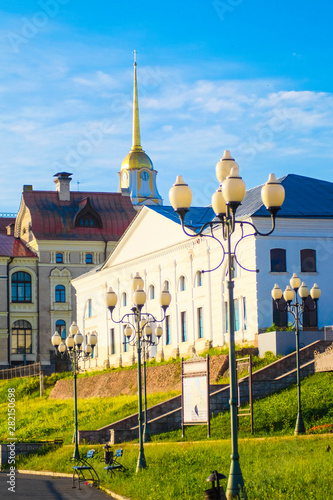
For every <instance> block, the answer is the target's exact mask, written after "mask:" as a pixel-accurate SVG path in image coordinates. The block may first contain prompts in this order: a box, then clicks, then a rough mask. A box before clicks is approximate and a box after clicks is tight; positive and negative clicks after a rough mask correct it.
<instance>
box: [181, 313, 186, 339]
mask: <svg viewBox="0 0 333 500" xmlns="http://www.w3.org/2000/svg"><path fill="white" fill-rule="evenodd" d="M180 318H181V319H180V321H181V328H182V342H186V341H187V333H186V312H185V311H183V312H181V313H180Z"/></svg>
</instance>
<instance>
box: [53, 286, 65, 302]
mask: <svg viewBox="0 0 333 500" xmlns="http://www.w3.org/2000/svg"><path fill="white" fill-rule="evenodd" d="M54 293H55V296H54V299H55V300H54V301H55V302H58V303H62V304H63V303H64V302H66V287H65V286H64V285H62V284H58V285H56V286H55V288H54Z"/></svg>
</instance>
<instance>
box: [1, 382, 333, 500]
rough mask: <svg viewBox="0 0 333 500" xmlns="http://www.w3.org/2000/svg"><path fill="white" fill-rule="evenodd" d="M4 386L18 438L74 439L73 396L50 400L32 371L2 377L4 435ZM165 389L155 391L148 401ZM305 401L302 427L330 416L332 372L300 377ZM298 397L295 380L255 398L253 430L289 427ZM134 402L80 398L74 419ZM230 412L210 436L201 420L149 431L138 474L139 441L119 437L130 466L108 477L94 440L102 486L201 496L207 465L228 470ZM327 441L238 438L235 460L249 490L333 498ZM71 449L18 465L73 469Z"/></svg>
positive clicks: (291, 497) (87, 420)
mask: <svg viewBox="0 0 333 500" xmlns="http://www.w3.org/2000/svg"><path fill="white" fill-rule="evenodd" d="M8 387H15V389H16V398H17V406H16V416H17V434H16V435H17V437H18V438H22V439H33V438H34V439H36V438H41V437H43V438H52V437H63V438H64V440H65V443H70V442H71V438H72V432H73V427H72V425H71V423H72V422H73V402H72V401H71V400H65V401H59V400H52V401H51V400H50V401H49V400H48V399H47V394H46V395H45V396H44V397H43V398H39V393H38V380H37V379H36V380H34V379H29V380H26V379H25V380H24V381H23V380H22V379H21V380H20V379H15V380H12V381H9V382H1V383H0V401H1V404H0V438H1V440H4V439H5V438H6V437H7V429H6V427H7V423H6V417H7V402H6V399H7V391H8ZM46 392H48V391H46ZM170 396H171V395H170V394H169V395H153V397H152V398H151V399H150V402H149V404H155V403H156V402H157V401H158V400H162V399H164V398H166V397H170ZM302 402H303V416H304V420H305V425H306V427H307V429H309V428H310V427H313V426H318V425H324V424H332V423H333V373H320V374H316V375H314V376H312V377H309V378H307V379H305V380H304V381H303V382H302ZM296 403H297V399H296V387H290V388H289V389H287V390H284V391H282V392H281V393H280V394H275V395H272V396H270V397H268V398H266V399H264V400H261V401H257V402H255V406H254V420H255V436H274V435H275V436H282V435H288V434H289V435H291V434H292V433H293V428H294V424H295V419H296V413H297V404H296ZM136 408H137V398H136V397H135V396H133V397H129V396H120V397H118V398H112V399H111V398H94V399H89V400H79V422H80V425H79V427H80V428H92V429H94V428H98V427H100V426H103V425H105V424H107V423H108V422H110V421H112V420H117V419H118V418H121V417H123V416H125V415H127V414H128V413H131V412H134V411H136ZM229 419H230V417H229V414H228V413H225V414H224V415H219V416H216V417H214V418H213V420H212V439H211V440H205V439H206V428H205V427H203V426H202V427H200V426H196V427H188V428H187V429H186V442H180V443H172V442H170V441H171V440H176V441H177V440H178V441H182V438H181V435H180V432H179V431H175V432H173V433H169V434H166V435H160V436H154V437H153V439H154V442H153V443H152V444H149V445H145V455H146V460H147V464H148V468H147V469H146V470H144V471H142V472H141V473H140V474H139V475H136V474H135V468H136V461H137V456H138V447H137V444H130V443H129V444H125V445H124V459H123V462H124V464H125V465H126V467H128V471H127V472H126V473H125V474H117V475H116V477H115V478H113V479H112V481H111V480H110V478H107V476H106V474H105V472H104V470H103V463H102V462H101V461H100V459H102V456H103V451H102V446H99V445H94V448H96V450H97V451H98V457H97V459H96V460H95V461H94V464H95V463H96V464H97V468H98V471H99V473H100V475H101V478H102V483H103V484H104V485H105V486H107V487H109V488H110V489H112V490H113V491H117V492H118V493H121V494H123V495H126V496H128V497H130V498H132V499H133V500H144V499H147V500H150V499H151V500H159V499H162V498H163V499H164V500H168V499H170V500H171V499H175V498H185V499H193V500H195V499H199V498H200V499H201V498H202V497H203V490H204V489H205V488H207V487H208V485H207V483H206V481H205V480H206V478H207V477H208V475H209V474H210V472H211V471H212V470H214V469H217V470H218V471H220V472H223V473H224V474H226V475H228V472H229V471H228V469H229V464H230V440H229V439H226V440H224V439H220V438H227V437H228V436H229V435H230V420H229ZM68 424H69V425H68ZM240 425H241V428H240V433H239V436H240V437H242V436H250V434H249V422H248V419H247V418H243V419H241V420H240ZM214 439H215V440H214ZM161 440H166V441H167V442H162V441H161ZM197 440H199V441H197ZM200 440H202V441H200ZM204 440H205V441H204ZM157 441H159V442H157ZM194 441H196V442H194ZM329 443H330V445H331V448H332V449H333V444H332V435H324V436H305V437H298V438H294V437H292V436H290V437H280V438H278V437H273V438H267V437H266V438H263V439H244V440H242V439H240V443H239V447H240V463H241V467H242V472H243V476H244V480H245V484H246V487H247V491H248V495H249V498H250V499H252V500H255V499H258V500H259V498H260V499H267V500H268V499H286V498H287V499H288V500H303V499H304V500H305V499H306V500H308V499H316V500H318V499H325V500H328V499H333V493H332V492H331V479H330V478H331V474H332V457H331V454H332V453H333V452H332V451H331V452H327V451H326V449H327V446H328V444H329ZM80 448H81V450H82V452H84V451H86V450H87V447H85V446H83V447H80ZM72 453H73V446H72V445H67V446H64V447H63V448H61V449H59V450H57V451H56V452H54V451H53V452H48V453H47V454H44V455H31V456H28V457H22V458H20V461H19V462H18V463H17V467H18V468H20V467H22V468H31V469H38V470H55V471H64V472H69V473H70V471H71V463H70V462H69V459H70V457H71V455H72ZM224 486H225V481H224Z"/></svg>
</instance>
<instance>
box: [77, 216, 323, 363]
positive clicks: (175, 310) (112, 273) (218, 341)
mask: <svg viewBox="0 0 333 500" xmlns="http://www.w3.org/2000/svg"><path fill="white" fill-rule="evenodd" d="M248 220H251V219H248ZM252 222H253V223H255V224H256V225H257V227H258V228H259V229H260V230H261V231H263V232H266V231H269V229H270V224H271V222H270V219H269V218H263V217H256V218H253V220H252ZM245 227H246V232H245V234H248V233H250V232H252V230H251V228H250V227H249V226H245ZM220 233H221V229H220V228H217V229H216V235H217V236H218V237H220V236H221V234H220ZM239 236H240V227H239V225H237V230H236V233H235V234H234V235H233V238H234V241H235V242H237V240H238V239H239ZM274 248H281V249H285V251H286V264H287V270H286V272H272V271H271V261H270V251H271V249H274ZM302 249H313V250H315V252H316V256H317V268H316V271H315V272H306V273H305V272H303V273H302V272H300V250H302ZM332 252H333V221H332V220H318V219H317V220H311V219H303V220H300V219H289V218H286V219H282V218H281V219H279V218H278V219H277V223H276V229H275V231H274V233H273V234H272V235H271V236H269V237H260V236H251V237H248V238H245V239H244V240H242V242H241V243H240V244H239V245H238V247H237V251H236V257H237V260H238V262H239V263H240V264H241V265H242V266H243V267H245V268H246V269H251V270H255V269H256V268H259V270H260V272H259V273H256V272H249V271H247V270H244V269H242V268H241V267H239V266H238V265H237V264H236V266H235V276H234V283H235V287H234V299H235V307H236V309H237V313H236V316H237V319H236V334H235V335H236V342H250V343H251V342H252V343H253V342H254V341H255V338H256V335H257V334H258V332H260V331H263V330H264V329H265V328H267V327H270V326H271V325H272V323H273V303H272V298H271V289H272V288H273V286H274V284H275V283H278V284H279V285H280V287H281V288H282V289H284V287H285V286H286V285H287V284H288V283H289V280H290V278H291V276H292V274H293V273H294V272H296V273H297V274H298V275H299V276H300V278H301V279H302V281H305V282H306V284H307V285H308V287H309V288H311V287H312V285H313V284H314V283H315V282H316V283H318V285H319V287H320V288H321V289H322V297H321V299H320V301H319V307H318V327H319V328H321V327H323V326H324V325H327V324H332V323H333V313H332V312H331V308H330V303H329V297H330V296H331V295H330V291H331V283H332V282H333V269H332V268H331V267H330V266H329V265H328V262H329V258H330V256H331V254H332ZM222 257H223V252H222V249H221V246H220V245H218V244H217V243H216V241H214V240H213V239H212V238H205V237H202V238H200V237H197V236H196V237H195V238H189V237H187V236H186V235H185V234H184V233H183V231H182V229H181V226H180V225H179V224H177V223H176V222H173V221H172V220H170V219H169V218H168V217H165V216H164V215H161V213H159V212H158V211H157V210H156V209H155V210H151V209H150V208H148V207H144V208H143V209H142V210H141V212H140V213H139V214H138V215H137V216H136V218H135V219H134V221H133V222H132V224H131V226H130V227H129V228H128V230H127V231H126V232H125V234H124V236H123V237H122V239H121V240H120V242H119V243H118V245H117V247H116V249H115V251H114V252H113V253H112V254H111V256H110V257H109V259H108V260H107V261H106V263H105V264H104V266H102V268H100V269H99V270H95V271H92V272H91V273H89V274H86V275H83V276H81V277H79V278H77V279H75V280H73V282H72V283H73V285H74V287H75V289H76V293H77V322H78V325H79V328H80V330H81V331H82V333H83V334H84V335H87V334H88V333H89V332H91V331H95V332H96V333H97V335H98V348H97V351H96V353H95V359H94V360H91V361H88V362H87V363H88V365H89V366H107V365H110V366H118V365H119V364H122V365H128V364H131V363H133V361H134V359H135V352H134V349H133V347H128V350H127V352H126V350H125V346H124V344H123V342H124V335H123V328H124V326H123V325H122V324H116V323H114V322H113V321H112V320H111V317H110V313H109V312H108V310H107V308H106V305H105V294H106V291H107V289H108V288H109V287H110V286H111V287H112V288H113V290H114V291H115V292H116V293H117V296H118V303H117V306H116V308H115V311H114V318H115V319H117V320H119V319H120V318H121V317H122V316H123V315H125V314H126V313H129V312H130V309H131V307H132V306H133V304H132V291H131V284H132V279H133V277H134V275H135V273H136V272H138V273H139V274H140V276H141V277H142V278H143V280H144V289H145V291H146V292H147V302H146V305H145V307H144V309H143V310H144V311H147V312H150V313H152V314H154V316H156V317H158V318H160V317H161V316H162V310H161V308H160V306H159V301H158V297H159V294H160V292H161V290H162V289H163V286H164V283H165V282H166V281H167V282H168V283H169V291H170V293H171V296H172V301H171V304H170V307H169V308H168V310H167V316H168V317H169V319H168V322H169V323H168V325H167V324H166V322H165V321H164V322H163V324H162V326H163V336H162V339H161V341H160V344H159V346H158V347H157V351H156V348H152V352H151V356H155V355H156V354H157V357H158V359H161V357H164V358H166V359H167V358H169V357H175V356H176V355H178V354H180V355H186V354H188V353H192V352H193V351H194V350H196V351H202V350H204V349H205V348H206V347H207V346H208V345H212V346H222V345H224V343H226V342H228V333H227V320H226V307H227V300H228V297H227V288H226V285H225V282H224V280H225V277H226V264H227V263H226V258H225V259H224V262H223V263H222V265H221V266H220V267H219V268H218V269H216V270H215V271H212V272H207V273H203V274H201V284H200V280H198V273H199V274H200V272H201V271H202V270H208V269H213V268H215V267H216V266H218V264H219V263H220V262H221V260H222ZM182 282H185V290H182V288H184V287H183V283H182ZM152 287H154V292H155V295H154V298H152V295H151V290H152ZM125 296H126V299H125ZM89 301H91V302H90V307H88V304H89ZM199 309H201V313H199V312H198V310H199ZM184 313H185V317H186V319H185V321H186V338H184V332H183V330H182V323H183V322H184ZM199 314H201V318H202V320H201V321H200V319H199ZM89 315H90V317H89ZM290 320H291V319H290ZM200 323H201V324H202V327H201V326H200ZM168 328H169V339H168V334H167V329H168Z"/></svg>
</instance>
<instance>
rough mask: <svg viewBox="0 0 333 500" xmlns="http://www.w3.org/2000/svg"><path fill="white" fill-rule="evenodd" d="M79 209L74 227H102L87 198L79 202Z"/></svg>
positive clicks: (100, 220) (98, 216)
mask: <svg viewBox="0 0 333 500" xmlns="http://www.w3.org/2000/svg"><path fill="white" fill-rule="evenodd" d="M79 209H80V210H79V211H78V213H77V214H76V216H75V219H74V225H75V227H82V228H83V227H85V228H88V227H90V228H92V227H97V228H101V227H102V219H101V217H100V215H99V213H98V212H97V210H95V208H94V207H93V206H92V204H91V202H90V198H89V196H87V197H86V198H84V199H83V200H81V201H80V202H79Z"/></svg>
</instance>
